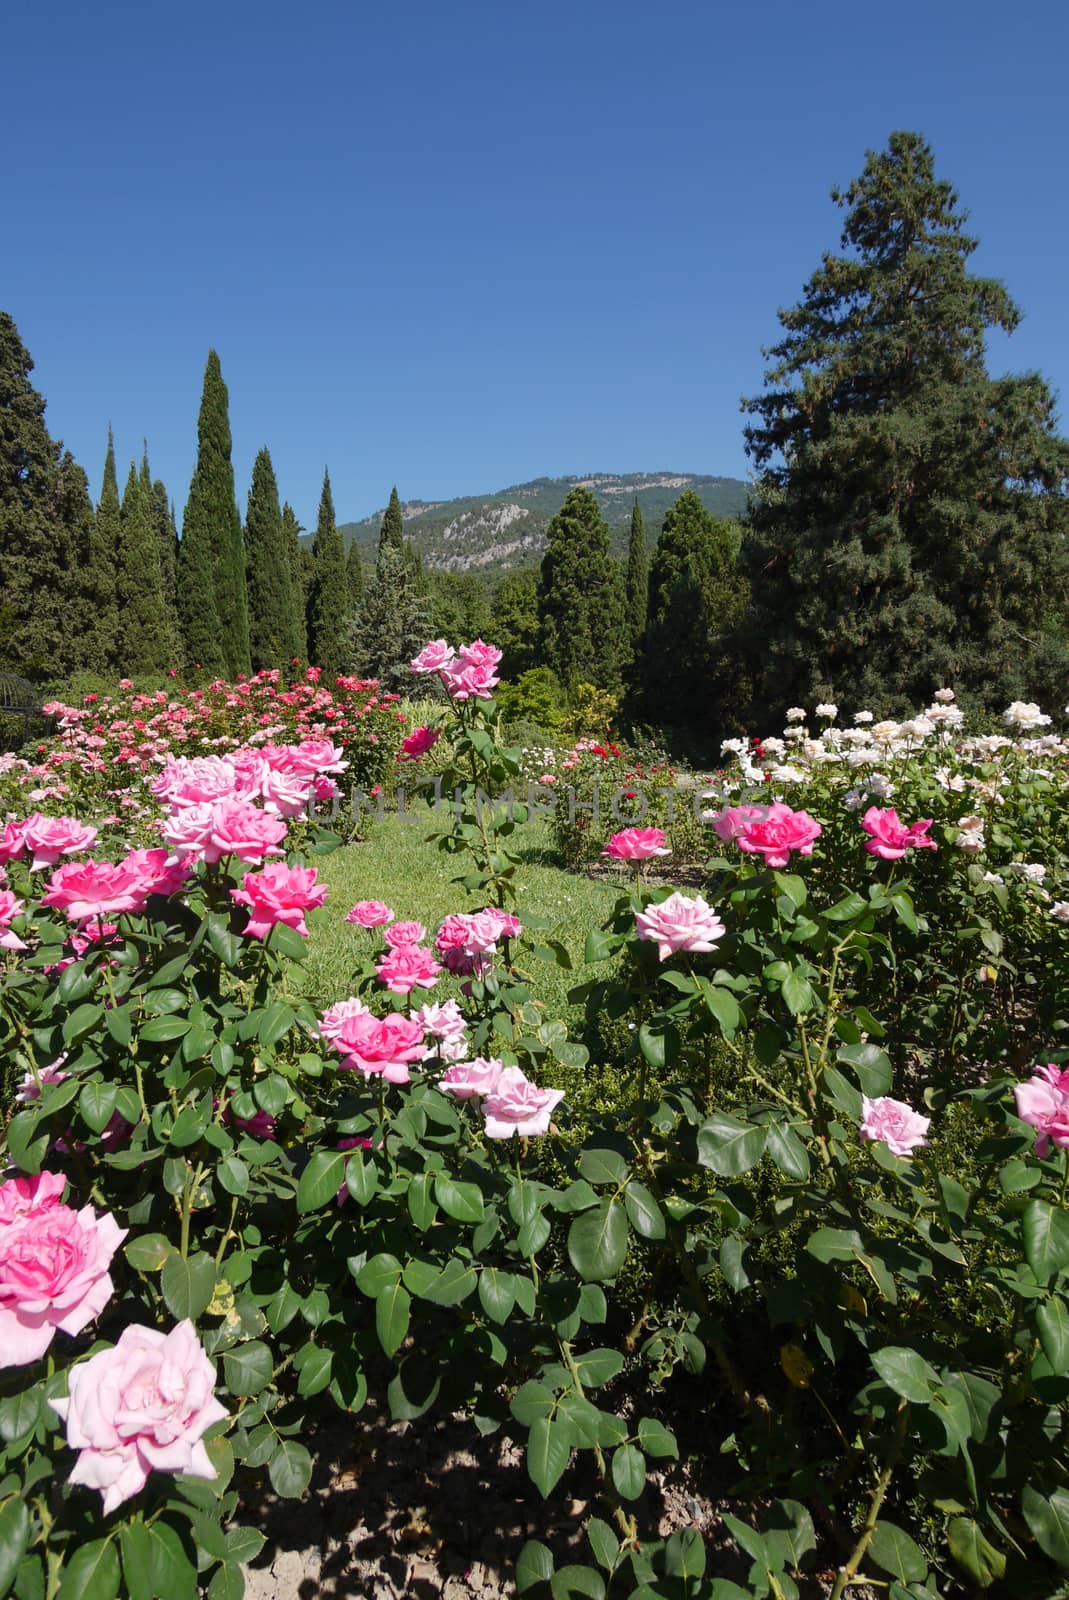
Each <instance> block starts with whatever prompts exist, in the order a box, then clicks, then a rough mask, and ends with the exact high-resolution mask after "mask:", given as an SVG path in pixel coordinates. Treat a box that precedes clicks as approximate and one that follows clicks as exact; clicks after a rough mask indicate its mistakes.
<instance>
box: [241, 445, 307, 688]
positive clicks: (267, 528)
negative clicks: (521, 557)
mask: <svg viewBox="0 0 1069 1600" xmlns="http://www.w3.org/2000/svg"><path fill="white" fill-rule="evenodd" d="M245 558H246V560H247V562H248V570H247V582H248V595H249V651H250V654H251V656H252V665H253V669H254V670H255V671H257V672H259V671H260V670H261V669H262V668H264V667H283V666H288V665H289V664H290V662H291V660H292V658H293V656H294V655H295V654H296V653H297V652H296V651H295V650H294V649H293V645H294V643H295V640H294V638H293V632H294V628H293V613H294V595H293V578H292V573H291V567H290V550H289V547H288V544H287V540H286V530H285V528H284V527H283V525H282V509H281V507H280V506H279V503H278V484H277V482H276V481H275V469H274V467H273V466H272V465H271V456H270V454H269V452H268V451H267V450H261V451H260V452H259V454H258V455H257V457H256V460H255V462H254V463H253V468H252V487H251V488H250V490H249V505H248V513H247V515H246V518H245Z"/></svg>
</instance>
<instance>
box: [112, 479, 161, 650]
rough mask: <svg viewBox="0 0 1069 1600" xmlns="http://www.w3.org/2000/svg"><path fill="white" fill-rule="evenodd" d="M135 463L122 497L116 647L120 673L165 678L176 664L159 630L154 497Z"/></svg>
mask: <svg viewBox="0 0 1069 1600" xmlns="http://www.w3.org/2000/svg"><path fill="white" fill-rule="evenodd" d="M151 490H152V485H151V480H150V482H149V490H148V493H146V491H145V484H144V479H143V477H142V476H141V475H140V474H139V473H138V470H137V468H136V467H135V465H134V463H133V462H132V461H131V463H130V474H129V477H128V478H127V480H126V488H125V490H124V492H123V498H122V506H121V509H120V513H119V555H118V561H117V563H116V569H115V596H116V601H117V604H118V610H119V617H120V627H119V635H118V642H117V654H118V663H117V664H118V667H119V670H120V672H123V673H125V674H126V675H127V676H130V677H133V676H134V675H136V674H143V673H154V672H163V671H165V670H166V668H167V667H169V666H171V664H172V660H173V657H172V651H171V640H170V639H169V638H168V630H167V629H166V627H161V625H160V623H161V617H162V616H163V612H164V604H163V582H162V579H161V577H160V551H159V540H158V537H157V534H156V526H155V519H154V517H153V506H152V497H151Z"/></svg>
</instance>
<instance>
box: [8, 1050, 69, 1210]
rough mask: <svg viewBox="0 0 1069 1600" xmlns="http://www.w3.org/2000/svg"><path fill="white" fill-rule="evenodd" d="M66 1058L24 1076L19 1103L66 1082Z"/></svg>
mask: <svg viewBox="0 0 1069 1600" xmlns="http://www.w3.org/2000/svg"><path fill="white" fill-rule="evenodd" d="M66 1059H67V1057H66V1055H65V1054H64V1055H61V1056H60V1057H59V1058H58V1060H56V1061H53V1062H52V1065H51V1066H48V1067H42V1068H41V1070H40V1072H37V1073H34V1072H27V1074H26V1076H25V1077H24V1078H23V1080H22V1082H21V1083H20V1084H19V1087H18V1093H17V1094H16V1095H15V1099H16V1100H17V1101H18V1103H19V1105H20V1106H28V1105H30V1104H31V1103H32V1102H33V1101H34V1100H40V1098H41V1090H42V1089H47V1088H48V1087H49V1085H50V1084H54V1083H65V1082H66V1080H67V1079H68V1078H69V1077H70V1073H69V1072H64V1071H63V1070H62V1068H61V1066H60V1062H61V1061H66ZM48 1176H50V1174H48V1173H42V1177H48ZM15 1181H16V1182H29V1181H32V1180H29V1179H16V1180H15ZM62 1188H63V1180H62V1179H60V1189H62ZM2 1194H3V1190H2V1189H0V1195H2ZM0 1221H3V1213H2V1211H0Z"/></svg>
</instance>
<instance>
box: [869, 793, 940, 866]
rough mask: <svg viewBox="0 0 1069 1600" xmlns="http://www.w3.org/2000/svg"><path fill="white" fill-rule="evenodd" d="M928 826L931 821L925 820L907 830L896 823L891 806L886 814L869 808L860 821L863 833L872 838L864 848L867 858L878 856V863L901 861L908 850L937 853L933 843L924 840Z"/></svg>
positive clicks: (897, 821)
mask: <svg viewBox="0 0 1069 1600" xmlns="http://www.w3.org/2000/svg"><path fill="white" fill-rule="evenodd" d="M931 825H932V819H931V817H927V818H925V819H924V821H922V822H914V823H911V824H910V826H909V827H908V828H907V827H906V826H905V824H904V823H901V822H899V820H898V812H897V811H896V810H895V809H894V807H893V806H891V807H889V808H888V809H887V810H886V811H881V810H880V808H879V807H878V806H870V807H869V809H868V810H867V811H866V812H865V815H864V816H863V817H862V819H861V826H862V827H863V828H864V830H865V832H866V833H868V834H871V835H872V837H871V838H870V839H869V841H868V843H867V844H866V845H865V849H866V850H867V851H868V853H869V855H870V856H879V858H880V860H881V861H901V859H902V857H903V856H904V855H905V853H906V851H907V850H937V849H938V848H939V847H938V845H937V844H936V842H935V840H934V839H928V838H926V837H925V836H926V834H927V832H928V829H929V828H930V827H931Z"/></svg>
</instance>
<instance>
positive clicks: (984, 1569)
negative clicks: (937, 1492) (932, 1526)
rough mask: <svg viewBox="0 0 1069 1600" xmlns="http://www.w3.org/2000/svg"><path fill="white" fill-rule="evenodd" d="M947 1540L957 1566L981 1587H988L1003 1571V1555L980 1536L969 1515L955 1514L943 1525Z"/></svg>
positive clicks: (978, 1529) (1004, 1565)
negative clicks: (947, 1524) (945, 1527)
mask: <svg viewBox="0 0 1069 1600" xmlns="http://www.w3.org/2000/svg"><path fill="white" fill-rule="evenodd" d="M947 1544H948V1546H949V1547H950V1554H951V1555H952V1556H953V1557H954V1560H955V1561H956V1562H957V1564H958V1566H959V1567H961V1568H962V1570H963V1571H964V1572H967V1573H968V1575H969V1577H970V1578H971V1579H972V1581H973V1582H974V1583H975V1584H977V1585H978V1586H979V1587H980V1588H981V1589H989V1588H990V1587H991V1585H992V1584H993V1583H994V1582H995V1580H996V1579H997V1578H1001V1577H1002V1576H1003V1574H1004V1573H1005V1571H1006V1557H1005V1556H1004V1555H1003V1554H1002V1551H1001V1550H996V1549H995V1546H994V1545H993V1544H990V1543H989V1542H988V1540H987V1539H986V1538H985V1537H984V1535H983V1533H982V1531H981V1529H980V1528H979V1526H978V1525H977V1524H976V1523H975V1522H974V1521H973V1519H972V1518H971V1517H955V1518H954V1519H953V1521H952V1522H951V1524H950V1526H949V1527H948V1528H947Z"/></svg>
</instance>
